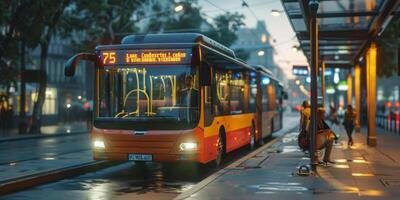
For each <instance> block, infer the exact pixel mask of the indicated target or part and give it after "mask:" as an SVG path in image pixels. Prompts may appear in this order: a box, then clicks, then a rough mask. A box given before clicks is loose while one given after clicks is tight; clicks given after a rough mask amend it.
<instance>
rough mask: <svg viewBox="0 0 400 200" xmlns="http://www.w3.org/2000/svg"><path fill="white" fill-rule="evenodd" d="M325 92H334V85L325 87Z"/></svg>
mask: <svg viewBox="0 0 400 200" xmlns="http://www.w3.org/2000/svg"><path fill="white" fill-rule="evenodd" d="M326 93H327V94H335V88H334V87H328V88H326Z"/></svg>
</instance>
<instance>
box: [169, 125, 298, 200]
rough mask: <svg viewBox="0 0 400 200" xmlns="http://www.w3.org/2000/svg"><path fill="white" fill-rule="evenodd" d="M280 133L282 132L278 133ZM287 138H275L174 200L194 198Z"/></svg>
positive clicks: (289, 130)
mask: <svg viewBox="0 0 400 200" xmlns="http://www.w3.org/2000/svg"><path fill="white" fill-rule="evenodd" d="M296 128H297V125H296V126H293V127H292V128H288V129H287V130H285V132H286V133H288V132H291V131H293V130H295V129H296ZM278 132H280V131H278ZM284 136H285V134H282V135H280V136H279V137H277V138H274V139H273V140H271V141H270V142H268V143H267V144H265V145H263V146H261V147H260V148H258V149H256V150H254V151H253V152H250V153H249V154H247V155H245V156H243V157H242V158H240V159H239V160H237V161H235V162H233V163H231V164H230V165H228V166H227V167H225V168H223V169H220V170H218V171H217V172H215V173H214V174H211V175H210V176H208V177H207V178H205V179H204V180H202V181H200V182H199V183H197V184H196V185H194V186H193V187H192V188H190V189H189V190H187V191H186V192H183V193H181V194H180V195H178V196H177V197H175V198H174V200H183V199H186V198H188V197H190V196H192V195H193V194H195V193H197V192H199V191H200V190H202V189H203V188H204V187H206V186H207V185H208V184H210V183H211V182H213V181H214V180H216V179H217V178H218V177H220V176H222V175H224V174H225V173H227V172H228V171H230V170H231V169H235V168H237V167H238V166H239V165H241V164H242V163H244V162H245V161H246V160H248V159H250V158H252V157H254V156H255V155H257V154H259V153H261V152H262V151H264V150H265V149H267V148H269V147H271V146H272V145H274V144H275V143H277V142H278V141H280V140H281V139H282V138H283V137H284Z"/></svg>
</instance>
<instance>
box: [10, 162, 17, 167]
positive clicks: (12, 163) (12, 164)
mask: <svg viewBox="0 0 400 200" xmlns="http://www.w3.org/2000/svg"><path fill="white" fill-rule="evenodd" d="M16 164H17V163H16V162H11V163H9V164H8V165H10V166H14V165H16Z"/></svg>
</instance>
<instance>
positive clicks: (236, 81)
mask: <svg viewBox="0 0 400 200" xmlns="http://www.w3.org/2000/svg"><path fill="white" fill-rule="evenodd" d="M244 80H245V79H244V74H243V73H242V72H238V71H233V72H232V73H231V80H230V81H229V96H230V101H229V102H230V114H241V113H244V112H245V105H244V104H245V102H244V92H245V88H244V87H245V81H244Z"/></svg>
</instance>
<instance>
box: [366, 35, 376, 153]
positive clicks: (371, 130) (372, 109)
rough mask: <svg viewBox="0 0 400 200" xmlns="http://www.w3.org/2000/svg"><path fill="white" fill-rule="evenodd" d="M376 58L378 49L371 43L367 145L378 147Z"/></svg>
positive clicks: (368, 54) (368, 68)
mask: <svg viewBox="0 0 400 200" xmlns="http://www.w3.org/2000/svg"><path fill="white" fill-rule="evenodd" d="M376 56H377V47H376V44H375V43H374V42H372V43H371V45H370V47H369V49H368V51H367V66H366V68H367V70H366V72H367V73H366V75H367V105H368V106H367V114H368V137H367V144H368V145H369V146H372V147H374V146H376V125H375V116H376Z"/></svg>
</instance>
